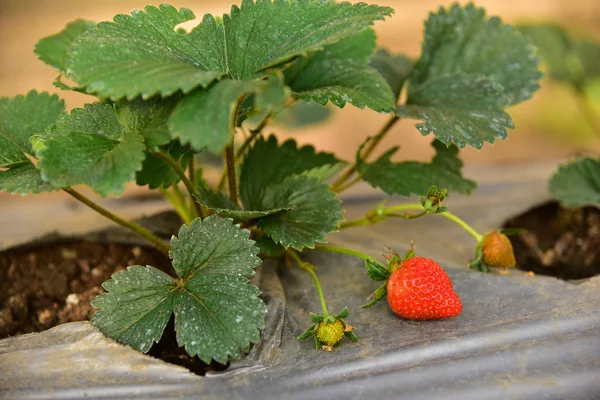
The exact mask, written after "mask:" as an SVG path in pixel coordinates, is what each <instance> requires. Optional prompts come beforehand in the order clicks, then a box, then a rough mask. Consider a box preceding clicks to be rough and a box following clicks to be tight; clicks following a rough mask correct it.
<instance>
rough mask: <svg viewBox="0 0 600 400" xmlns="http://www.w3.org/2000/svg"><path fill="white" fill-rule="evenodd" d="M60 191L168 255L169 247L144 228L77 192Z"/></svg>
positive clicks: (69, 190)
mask: <svg viewBox="0 0 600 400" xmlns="http://www.w3.org/2000/svg"><path fill="white" fill-rule="evenodd" d="M62 190H63V191H65V192H67V193H68V194H70V195H71V196H73V197H74V198H76V199H77V200H79V201H80V202H82V203H83V204H85V205H86V206H88V207H89V208H91V209H92V210H94V211H96V212H97V213H99V214H101V215H102V216H104V217H106V218H108V219H110V220H111V221H113V222H116V223H117V224H119V225H121V226H122V227H124V228H127V229H129V230H130V231H133V232H135V233H136V234H138V235H139V236H141V237H143V238H145V239H148V240H149V241H150V242H152V244H153V245H154V246H155V247H156V248H157V249H159V250H161V251H162V252H163V253H165V254H169V250H170V249H171V247H170V246H169V245H168V244H166V243H165V242H163V241H162V240H161V239H160V238H159V237H158V236H156V235H155V234H153V233H152V232H150V231H149V230H147V229H146V228H144V227H142V226H140V225H138V224H136V223H134V222H130V221H127V220H124V219H123V218H121V217H119V216H117V215H115V214H113V213H111V212H110V211H108V210H107V209H105V208H103V207H101V206H100V205H98V204H96V203H94V202H93V201H92V200H90V199H88V198H87V197H85V196H84V195H82V194H81V193H79V192H77V191H76V190H73V189H71V188H63V189H62Z"/></svg>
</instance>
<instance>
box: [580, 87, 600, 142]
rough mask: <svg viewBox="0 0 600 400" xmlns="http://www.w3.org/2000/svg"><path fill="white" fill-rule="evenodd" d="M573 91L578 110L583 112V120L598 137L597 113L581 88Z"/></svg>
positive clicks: (599, 124) (599, 132)
mask: <svg viewBox="0 0 600 400" xmlns="http://www.w3.org/2000/svg"><path fill="white" fill-rule="evenodd" d="M575 93H576V95H575V97H576V98H577V105H578V106H579V110H580V111H581V113H582V114H583V116H584V118H585V120H586V121H587V123H588V124H589V125H590V127H591V128H592V130H593V131H594V133H595V134H596V136H598V137H599V138H600V122H599V121H598V115H596V111H595V110H594V107H593V106H592V104H591V103H590V99H589V97H588V96H587V95H586V94H585V92H584V91H583V89H577V88H576V89H575Z"/></svg>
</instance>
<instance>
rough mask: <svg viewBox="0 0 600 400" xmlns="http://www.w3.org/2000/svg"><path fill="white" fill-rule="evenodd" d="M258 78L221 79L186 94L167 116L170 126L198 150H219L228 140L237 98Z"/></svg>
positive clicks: (218, 151)
mask: <svg viewBox="0 0 600 400" xmlns="http://www.w3.org/2000/svg"><path fill="white" fill-rule="evenodd" d="M259 85H260V82H257V81H245V82H244V81H237V80H232V79H224V80H222V81H219V82H216V83H215V84H213V85H211V86H210V87H209V88H208V89H199V90H197V91H195V92H194V93H192V94H190V95H188V96H186V97H185V98H184V99H183V100H182V101H181V102H180V103H179V105H178V106H177V107H176V108H175V110H174V111H173V113H172V114H171V117H170V118H169V129H170V130H171V132H172V134H173V135H174V136H176V137H178V138H179V139H180V140H181V141H182V143H189V144H190V145H191V146H192V147H193V148H194V149H196V150H197V151H200V150H203V149H205V148H206V149H207V150H208V151H211V152H213V153H220V152H221V151H222V150H223V149H224V148H225V146H226V145H227V144H228V143H229V141H230V140H231V134H232V132H233V128H234V127H235V126H234V124H235V118H234V116H235V112H236V108H237V104H238V101H239V100H240V99H241V98H242V97H244V95H246V94H247V93H248V92H254V91H255V90H257V89H258V87H259Z"/></svg>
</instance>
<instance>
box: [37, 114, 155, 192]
mask: <svg viewBox="0 0 600 400" xmlns="http://www.w3.org/2000/svg"><path fill="white" fill-rule="evenodd" d="M42 139H43V145H42V146H40V149H39V150H38V152H37V153H38V154H37V155H38V157H39V159H40V161H39V164H38V168H39V169H40V170H41V171H42V177H43V178H44V179H46V180H48V181H50V183H52V184H53V185H54V186H59V187H61V186H72V185H77V184H87V185H90V186H91V187H92V188H93V189H94V190H96V191H97V192H98V193H99V194H100V195H102V196H108V195H109V194H117V195H118V194H121V193H123V191H124V190H125V184H126V183H127V182H130V181H132V180H133V179H134V177H135V174H136V172H137V171H139V170H141V168H142V161H143V160H144V148H145V146H144V138H143V136H142V135H140V134H139V133H138V132H128V131H125V130H124V129H123V127H122V126H121V125H120V123H119V120H118V119H117V116H116V114H115V111H114V108H113V106H111V105H109V104H103V103H95V104H87V105H85V107H84V108H77V109H74V110H72V111H71V115H63V116H62V117H61V118H59V119H58V121H57V122H56V124H55V125H54V126H53V127H51V128H50V129H48V131H47V134H46V135H45V136H43V137H42Z"/></svg>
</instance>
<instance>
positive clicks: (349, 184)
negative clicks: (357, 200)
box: [333, 176, 362, 194]
mask: <svg viewBox="0 0 600 400" xmlns="http://www.w3.org/2000/svg"><path fill="white" fill-rule="evenodd" d="M361 180H362V177H361V176H357V177H356V178H354V179H352V180H351V181H350V182H348V183H347V184H345V185H340V186H338V187H336V188H335V189H333V191H334V192H335V193H338V194H339V193H342V192H343V191H345V190H347V189H350V188H351V187H352V186H354V185H356V184H357V183H358V182H360V181H361Z"/></svg>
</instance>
